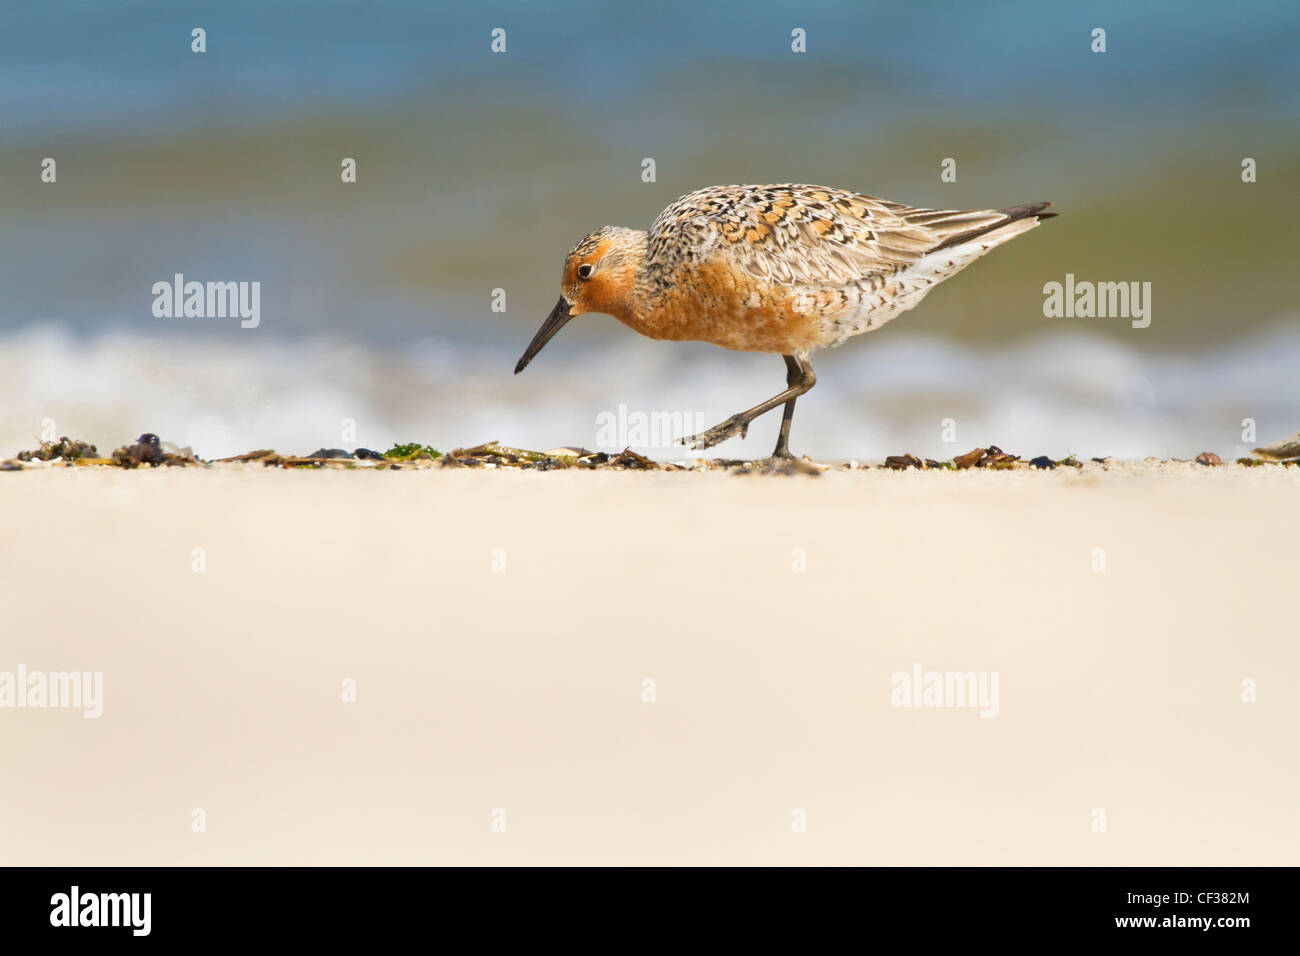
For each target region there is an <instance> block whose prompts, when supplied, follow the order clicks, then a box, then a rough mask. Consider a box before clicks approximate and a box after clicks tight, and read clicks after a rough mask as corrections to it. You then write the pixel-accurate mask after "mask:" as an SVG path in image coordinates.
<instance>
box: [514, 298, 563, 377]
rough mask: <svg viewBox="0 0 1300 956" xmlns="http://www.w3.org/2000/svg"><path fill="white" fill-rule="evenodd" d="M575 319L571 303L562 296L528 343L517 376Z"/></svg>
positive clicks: (516, 369)
mask: <svg viewBox="0 0 1300 956" xmlns="http://www.w3.org/2000/svg"><path fill="white" fill-rule="evenodd" d="M571 318H573V316H572V315H570V314H569V303H568V302H566V301H565V300H564V296H560V301H559V302H557V303H555V308H553V309H551V314H550V315H548V316H547V317H546V321H545V322H543V323H542V327H541V328H540V329H538V330H537V334H536V335H534V336H533V340H532V341H531V342H529V343H528V348H526V349H524V357H523V358H521V359H520V360H519V364H518V365H516V366H515V374H516V375H518V374H519V373H520V372H522V371H523V370H524V369H526V368H527V367H528V363H529V362H531V361H532V360H533V356H534V355H536V354H537V353H538V352H540V351H541V350H542V346H543V345H545V344H546V343H547V342H549V341H551V339H552V338H554V337H555V333H556V332H558V331H560V329H562V328H564V325H565V323H566V322H568V321H569V319H571Z"/></svg>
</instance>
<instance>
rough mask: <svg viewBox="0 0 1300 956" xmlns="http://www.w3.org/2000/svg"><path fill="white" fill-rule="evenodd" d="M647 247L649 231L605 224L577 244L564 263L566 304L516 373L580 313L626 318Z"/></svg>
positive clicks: (554, 311)
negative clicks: (646, 232) (600, 313)
mask: <svg viewBox="0 0 1300 956" xmlns="http://www.w3.org/2000/svg"><path fill="white" fill-rule="evenodd" d="M645 246H646V234H645V232H643V231H642V230H639V229H624V228H623V227H622V226H602V227H601V228H599V229H597V230H596V231H595V232H593V233H591V234H590V235H588V236H585V237H584V238H583V240H582V241H581V242H580V243H578V244H577V245H576V246H574V247H573V251H572V252H570V253H569V254H568V256H567V257H566V258H565V260H564V272H563V273H562V274H561V276H560V301H559V302H557V303H555V308H554V309H552V310H551V314H550V315H549V316H547V318H546V321H545V322H543V323H542V327H541V328H540V329H538V330H537V334H536V335H535V336H533V340H532V342H530V343H529V344H528V348H527V349H525V350H524V354H523V357H522V358H521V359H520V360H519V364H517V365H516V366H515V374H516V375H518V374H519V373H520V372H522V371H523V370H524V368H525V367H526V366H527V365H528V363H529V362H531V361H532V360H533V356H534V355H536V354H537V353H538V352H540V351H541V350H542V346H544V345H545V344H546V343H547V342H549V341H550V340H551V339H552V338H553V337H554V336H555V333H556V332H558V331H560V329H562V328H564V326H565V324H566V323H567V322H568V321H569V320H570V319H571V318H573V317H574V316H575V315H582V314H583V313H584V312H603V313H605V314H606V315H612V316H615V317H622V316H624V315H626V314H627V312H628V310H629V307H630V303H631V298H632V290H633V287H634V286H635V285H636V276H637V272H638V270H639V269H640V267H641V260H642V258H644V256H645Z"/></svg>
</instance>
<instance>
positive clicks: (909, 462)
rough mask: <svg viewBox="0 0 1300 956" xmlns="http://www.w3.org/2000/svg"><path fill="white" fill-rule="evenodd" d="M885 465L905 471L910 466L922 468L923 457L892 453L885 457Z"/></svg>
mask: <svg viewBox="0 0 1300 956" xmlns="http://www.w3.org/2000/svg"><path fill="white" fill-rule="evenodd" d="M885 467H886V468H892V469H894V470H895V471H904V470H906V469H908V468H920V467H922V465H921V459H919V458H917V457H916V456H915V455H890V456H889V457H888V458H886V459H885Z"/></svg>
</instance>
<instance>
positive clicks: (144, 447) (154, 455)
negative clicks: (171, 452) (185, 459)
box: [113, 432, 167, 468]
mask: <svg viewBox="0 0 1300 956" xmlns="http://www.w3.org/2000/svg"><path fill="white" fill-rule="evenodd" d="M166 460H167V453H166V452H164V451H163V448H162V442H161V441H159V440H158V436H157V435H155V434H154V433H153V432H145V433H144V434H143V435H141V436H140V437H139V438H138V439H137V440H136V442H135V444H134V445H123V446H122V447H121V448H118V449H116V450H114V452H113V464H115V465H117V466H118V467H119V468H139V467H140V466H141V465H149V466H151V467H153V468H157V467H158V466H159V465H161V464H163V463H164V462H166Z"/></svg>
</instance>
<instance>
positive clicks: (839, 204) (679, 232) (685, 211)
mask: <svg viewBox="0 0 1300 956" xmlns="http://www.w3.org/2000/svg"><path fill="white" fill-rule="evenodd" d="M1043 205H1045V204H1043ZM1035 211H1036V210H1033V209H1031V207H1016V208H1015V209H1008V210H1005V211H1004V210H996V209H981V210H966V211H962V210H954V209H919V208H916V207H912V206H905V205H902V204H900V203H894V202H889V201H887V200H883V199H877V198H876V197H874V196H864V195H861V194H859V193H852V192H847V191H844V190H838V189H829V188H825V187H821V186H800V185H782V186H752V187H751V186H726V187H716V188H713V189H705V190H700V191H699V192H697V193H691V194H690V195H688V196H683V197H682V198H681V199H679V200H678V201H677V202H676V203H674V204H673V205H671V206H669V207H668V208H667V209H665V210H664V211H663V213H662V214H660V216H659V218H658V219H656V220H655V223H654V225H653V226H652V227H651V229H650V236H649V241H650V248H649V252H650V255H651V256H652V257H654V256H655V255H656V253H657V254H658V255H659V256H665V257H669V258H673V259H677V260H678V261H681V260H691V259H694V260H699V259H701V258H707V259H712V258H714V257H720V258H723V259H725V260H728V261H730V262H731V263H732V264H734V265H736V266H738V267H739V268H740V269H742V270H743V271H745V272H746V273H748V274H749V275H752V276H753V277H755V278H758V279H763V280H767V281H770V282H776V283H781V284H801V283H817V284H840V283H846V282H855V281H859V280H862V279H866V278H871V277H874V276H880V277H886V276H890V275H893V274H895V273H897V272H899V271H901V270H903V269H906V268H908V267H909V266H911V265H913V264H915V263H916V262H917V261H918V260H919V259H921V258H922V257H923V256H925V255H926V254H927V253H929V252H932V251H934V250H935V249H937V248H939V247H942V246H945V245H950V244H953V243H955V242H959V241H963V240H964V238H966V237H970V238H973V237H976V236H978V235H980V234H982V233H984V232H987V231H990V230H991V229H996V228H997V227H998V226H999V225H1002V224H1004V223H1007V222H1011V221H1012V220H1013V219H1015V218H1020V217H1021V216H1023V215H1030V214H1033V212H1035ZM679 245H680V246H682V248H679V249H672V248H670V247H671V246H679Z"/></svg>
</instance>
